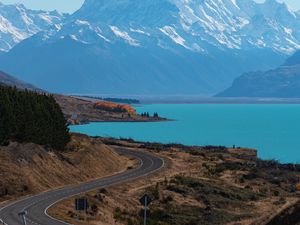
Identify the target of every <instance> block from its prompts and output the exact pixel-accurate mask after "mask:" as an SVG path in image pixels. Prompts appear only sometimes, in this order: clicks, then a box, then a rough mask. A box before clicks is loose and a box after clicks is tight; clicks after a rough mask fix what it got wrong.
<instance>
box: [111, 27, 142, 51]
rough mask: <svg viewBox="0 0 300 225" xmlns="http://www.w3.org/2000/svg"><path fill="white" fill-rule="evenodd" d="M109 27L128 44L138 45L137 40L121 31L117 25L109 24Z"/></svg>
mask: <svg viewBox="0 0 300 225" xmlns="http://www.w3.org/2000/svg"><path fill="white" fill-rule="evenodd" d="M110 29H111V30H112V32H113V33H114V34H115V35H116V36H117V37H119V38H122V39H124V40H125V41H126V42H127V43H128V44H130V45H132V46H136V47H138V46H140V44H139V42H138V41H137V40H135V39H133V38H132V37H130V36H129V34H128V33H127V32H125V31H121V30H120V29H119V28H118V27H115V26H110Z"/></svg>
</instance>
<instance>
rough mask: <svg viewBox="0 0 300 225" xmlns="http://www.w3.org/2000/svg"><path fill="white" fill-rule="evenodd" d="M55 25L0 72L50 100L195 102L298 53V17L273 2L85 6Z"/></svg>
mask: <svg viewBox="0 0 300 225" xmlns="http://www.w3.org/2000/svg"><path fill="white" fill-rule="evenodd" d="M0 15H1V13H0ZM60 23H61V22H60V21H59V22H58V24H59V25H55V26H52V28H49V29H46V30H45V31H42V32H39V33H37V34H36V35H34V36H32V37H31V38H29V39H27V40H25V41H23V42H22V43H21V44H19V45H17V46H16V47H15V48H13V49H12V50H11V51H10V52H9V53H6V54H4V55H3V54H2V55H1V54H0V68H2V69H3V70H5V71H8V72H10V73H13V74H15V75H17V76H18V77H21V78H23V79H25V80H26V81H29V82H31V83H33V84H35V85H38V86H40V87H42V88H44V89H47V90H50V91H55V92H71V93H98V94H99V93H107V94H111V93H113V94H145V95H149V94H159V95H165V94H197V95H198V94H212V93H215V92H218V91H220V90H222V89H224V88H226V87H228V86H229V85H230V84H231V82H232V80H233V79H234V78H236V77H237V76H238V75H240V74H241V73H243V72H246V71H251V70H254V69H262V70H266V69H270V68H272V67H275V66H277V65H279V64H281V63H282V62H283V61H284V60H285V58H286V57H287V55H289V54H292V53H293V52H294V51H295V50H297V49H299V48H300V14H299V13H297V12H293V11H291V10H289V9H288V7H287V6H286V5H285V4H281V3H278V2H276V1H275V0H267V1H266V2H265V3H264V4H258V3H256V2H254V1H253V0H247V1H245V0H201V1H199V0H189V1H184V0H134V1H133V0H111V1H104V0H86V1H85V3H84V4H83V6H82V7H81V8H80V9H79V10H78V11H77V12H75V13H74V14H73V15H71V16H69V17H66V18H65V19H64V20H63V24H60ZM24 55H29V57H26V58H24V57H23V56H24Z"/></svg>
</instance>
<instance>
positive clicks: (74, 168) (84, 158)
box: [0, 134, 129, 201]
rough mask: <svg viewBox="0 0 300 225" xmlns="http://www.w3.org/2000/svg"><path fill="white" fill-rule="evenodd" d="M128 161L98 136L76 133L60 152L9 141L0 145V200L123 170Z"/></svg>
mask: <svg viewBox="0 0 300 225" xmlns="http://www.w3.org/2000/svg"><path fill="white" fill-rule="evenodd" d="M127 162H129V160H127V159H125V158H123V157H122V156H120V155H118V154H116V153H115V152H114V151H113V150H111V149H110V148H109V147H107V146H106V145H104V144H103V143H102V142H101V141H100V140H96V139H90V138H89V137H87V136H84V135H79V134H77V135H75V134H74V135H72V137H71V141H70V143H69V144H68V145H67V147H66V151H65V152H63V153H59V152H56V151H51V152H49V149H47V148H45V147H43V146H40V145H36V144H32V143H28V144H20V143H16V142H12V143H10V145H8V146H5V147H3V146H2V147H0V176H1V181H0V201H3V200H7V199H11V198H16V197H19V196H25V195H28V194H34V193H40V192H42V191H45V190H48V189H51V188H57V187H61V186H65V185H68V184H75V183H79V182H84V181H88V180H92V179H96V178H100V177H103V176H107V175H111V174H113V173H116V172H120V171H123V170H126V169H127V166H129V165H127Z"/></svg>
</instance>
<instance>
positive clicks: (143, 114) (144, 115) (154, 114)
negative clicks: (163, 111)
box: [141, 112, 159, 118]
mask: <svg viewBox="0 0 300 225" xmlns="http://www.w3.org/2000/svg"><path fill="white" fill-rule="evenodd" d="M141 116H142V117H147V118H150V117H151V115H150V113H149V112H144V113H142V114H141ZM153 118H159V115H158V113H157V112H155V113H153Z"/></svg>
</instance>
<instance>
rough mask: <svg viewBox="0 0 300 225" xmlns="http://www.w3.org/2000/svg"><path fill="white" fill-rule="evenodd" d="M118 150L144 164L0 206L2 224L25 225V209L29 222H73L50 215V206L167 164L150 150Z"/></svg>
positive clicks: (36, 224)
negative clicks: (22, 213) (23, 214)
mask: <svg viewBox="0 0 300 225" xmlns="http://www.w3.org/2000/svg"><path fill="white" fill-rule="evenodd" d="M115 150H116V151H117V152H118V153H119V154H124V155H127V156H130V157H134V158H136V159H138V160H140V162H141V164H140V166H139V167H138V168H136V169H134V170H128V171H126V172H124V173H121V174H117V175H114V176H111V177H107V178H103V179H99V180H95V181H91V182H88V183H84V184H80V185H76V186H68V187H65V188H61V189H58V190H53V191H49V192H45V193H41V194H39V195H36V196H32V197H28V198H25V199H22V200H19V201H16V202H13V203H11V204H9V205H7V206H5V207H3V208H1V209H0V224H1V221H2V223H3V224H6V225H23V223H22V220H21V218H20V217H19V216H18V214H19V213H20V212H22V211H26V212H27V216H26V217H27V219H26V222H27V225H69V224H68V223H65V222H63V221H59V220H57V219H55V218H53V217H51V216H50V215H48V213H47V211H48V209H49V208H50V207H51V206H53V205H55V204H56V203H58V202H60V201H62V200H64V199H67V198H70V197H72V196H75V195H79V194H82V193H85V192H88V191H92V190H95V189H98V188H103V187H107V186H111V185H115V184H120V183H124V182H127V181H130V180H134V179H137V178H140V177H144V176H147V175H150V174H152V173H154V172H156V171H159V170H160V169H162V168H163V167H164V160H163V159H161V158H158V157H156V156H154V155H151V154H149V153H144V152H138V151H134V150H130V149H126V148H120V147H118V148H115Z"/></svg>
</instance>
